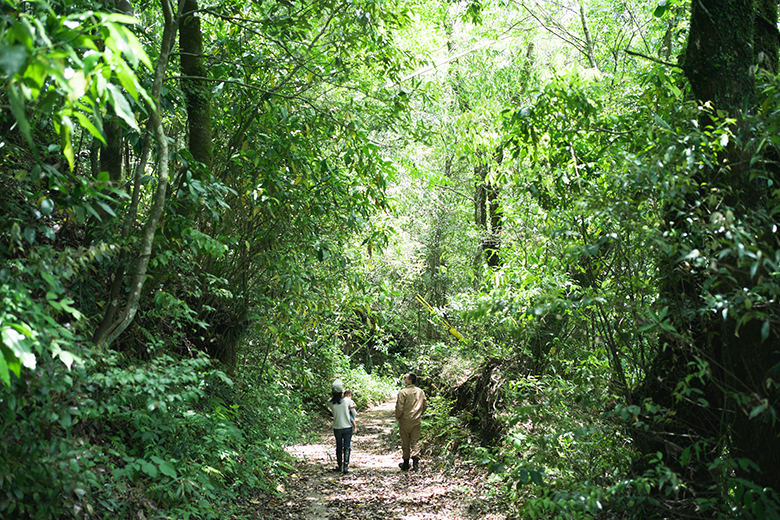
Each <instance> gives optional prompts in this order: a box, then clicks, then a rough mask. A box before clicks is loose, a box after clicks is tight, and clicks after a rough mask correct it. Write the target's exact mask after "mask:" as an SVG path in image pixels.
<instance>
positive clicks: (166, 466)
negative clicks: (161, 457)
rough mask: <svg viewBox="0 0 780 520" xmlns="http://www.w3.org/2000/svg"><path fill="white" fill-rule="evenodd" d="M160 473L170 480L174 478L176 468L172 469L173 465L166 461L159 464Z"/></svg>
mask: <svg viewBox="0 0 780 520" xmlns="http://www.w3.org/2000/svg"><path fill="white" fill-rule="evenodd" d="M160 472H161V473H162V474H163V475H167V476H169V477H171V478H176V468H174V467H173V465H172V464H171V463H169V462H166V461H162V462H160Z"/></svg>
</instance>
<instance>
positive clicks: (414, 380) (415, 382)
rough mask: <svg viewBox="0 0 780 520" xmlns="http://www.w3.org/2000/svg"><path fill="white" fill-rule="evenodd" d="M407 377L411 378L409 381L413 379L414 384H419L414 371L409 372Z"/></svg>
mask: <svg viewBox="0 0 780 520" xmlns="http://www.w3.org/2000/svg"><path fill="white" fill-rule="evenodd" d="M406 377H408V378H409V381H411V382H412V384H413V385H416V384H417V376H416V375H414V374H412V373H409V374H407V376H406Z"/></svg>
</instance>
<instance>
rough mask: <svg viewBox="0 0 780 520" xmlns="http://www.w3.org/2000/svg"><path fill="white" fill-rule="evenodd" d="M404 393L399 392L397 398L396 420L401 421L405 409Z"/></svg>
mask: <svg viewBox="0 0 780 520" xmlns="http://www.w3.org/2000/svg"><path fill="white" fill-rule="evenodd" d="M404 397H405V395H404V393H403V392H398V397H396V399H395V420H396V421H400V420H401V415H402V414H403V411H404Z"/></svg>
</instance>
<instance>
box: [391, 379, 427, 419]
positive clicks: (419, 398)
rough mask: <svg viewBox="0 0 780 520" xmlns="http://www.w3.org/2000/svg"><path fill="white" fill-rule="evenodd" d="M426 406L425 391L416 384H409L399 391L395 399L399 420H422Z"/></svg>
mask: <svg viewBox="0 0 780 520" xmlns="http://www.w3.org/2000/svg"><path fill="white" fill-rule="evenodd" d="M426 408H428V401H427V400H426V399H425V392H423V391H422V389H421V388H418V387H416V386H414V385H407V386H406V387H405V388H404V389H403V390H401V391H400V392H398V398H397V399H396V400H395V418H396V419H397V420H398V422H420V421H421V420H422V415H423V413H425V410H426Z"/></svg>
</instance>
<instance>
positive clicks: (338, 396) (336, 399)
mask: <svg viewBox="0 0 780 520" xmlns="http://www.w3.org/2000/svg"><path fill="white" fill-rule="evenodd" d="M330 402H331V403H333V404H340V403H341V392H336V391H334V392H333V396H332V397H331V398H330Z"/></svg>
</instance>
